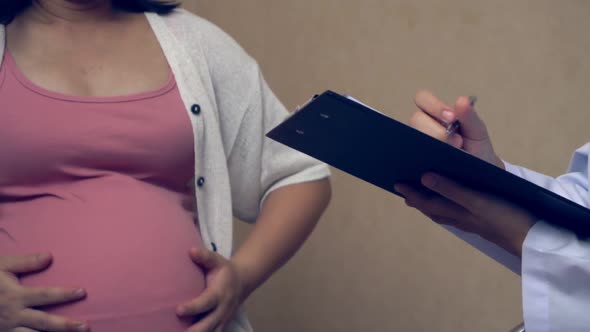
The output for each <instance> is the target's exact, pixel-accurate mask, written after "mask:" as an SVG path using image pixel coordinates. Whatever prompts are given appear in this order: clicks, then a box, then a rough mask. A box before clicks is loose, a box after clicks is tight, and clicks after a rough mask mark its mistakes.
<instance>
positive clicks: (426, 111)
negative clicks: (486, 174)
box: [410, 90, 504, 169]
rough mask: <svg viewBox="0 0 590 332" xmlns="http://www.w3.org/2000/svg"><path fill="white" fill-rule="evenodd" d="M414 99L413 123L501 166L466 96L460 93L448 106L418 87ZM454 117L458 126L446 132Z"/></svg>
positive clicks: (418, 127)
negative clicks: (459, 124) (453, 103)
mask: <svg viewBox="0 0 590 332" xmlns="http://www.w3.org/2000/svg"><path fill="white" fill-rule="evenodd" d="M414 102H415V104H416V106H417V107H418V110H417V111H416V112H415V113H414V114H413V115H412V117H411V118H410V125H411V126H412V127H414V128H415V129H417V130H419V131H421V132H423V133H425V134H428V135H430V136H432V137H434V138H437V139H439V140H441V141H444V142H447V143H449V144H451V145H453V146H454V147H456V148H460V149H463V150H465V151H466V152H469V153H470V154H472V155H474V156H476V157H478V158H480V159H483V160H485V161H487V162H489V163H492V164H494V165H496V166H498V167H500V168H502V169H504V163H502V161H501V160H500V158H498V156H497V155H496V153H495V152H494V148H493V146H492V142H491V140H490V136H489V135H488V130H487V128H486V126H485V124H484V123H483V121H482V120H481V118H480V117H479V116H478V115H477V113H476V112H475V110H474V109H473V107H472V106H471V104H470V102H469V99H468V98H467V97H459V98H458V99H457V101H456V102H455V105H453V106H449V105H447V104H445V103H444V102H442V101H441V100H440V99H438V98H437V97H435V96H434V95H433V94H432V93H431V92H430V91H426V90H421V91H418V92H417V93H416V96H415V97H414ZM455 120H459V122H460V123H461V126H460V128H459V130H458V131H457V132H456V133H454V134H451V135H447V132H446V126H447V125H448V124H451V123H453V122H454V121H455Z"/></svg>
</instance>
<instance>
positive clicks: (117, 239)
mask: <svg viewBox="0 0 590 332" xmlns="http://www.w3.org/2000/svg"><path fill="white" fill-rule="evenodd" d="M193 158H194V153H193V134H192V129H191V125H190V121H189V119H188V114H187V112H186V111H185V110H184V105H183V103H182V100H181V98H180V94H179V91H178V88H177V86H176V83H175V80H174V77H173V76H172V74H171V75H170V79H169V81H168V83H167V84H166V85H165V86H164V87H162V88H160V89H158V90H156V91H151V92H147V93H140V94H134V95H130V96H124V97H105V98H98V97H73V96H67V95H63V94H59V93H55V92H52V91H48V90H46V89H44V88H41V87H39V86H37V85H35V84H34V83H33V82H31V81H29V80H28V79H27V78H26V77H25V76H24V75H23V73H22V72H21V71H20V70H19V69H18V67H17V65H16V63H15V61H14V59H13V58H12V57H11V55H10V54H9V53H8V52H6V55H5V57H4V61H3V63H2V67H1V68H0V255H5V254H21V253H37V252H51V253H52V254H53V257H54V259H53V264H52V265H51V266H50V267H49V268H48V269H47V270H45V271H43V272H41V273H35V274H30V275H27V276H24V277H22V278H21V283H22V284H23V285H26V286H67V287H70V286H72V287H76V286H80V287H84V288H85V289H86V290H87V293H88V296H87V298H86V299H85V300H83V301H80V302H76V303H72V304H67V305H59V306H53V307H47V308H43V310H46V311H48V312H51V313H55V314H59V315H64V316H68V317H71V318H77V319H83V320H88V321H89V323H90V327H91V329H92V331H93V332H123V331H125V332H135V331H137V332H139V331H142V332H149V331H154V332H156V331H157V332H176V331H184V330H185V329H186V328H187V326H189V325H190V324H189V323H190V322H187V321H181V320H179V319H178V318H177V316H176V314H175V308H176V306H177V305H178V304H180V303H183V302H185V301H187V300H190V299H192V298H194V297H196V296H197V295H199V294H200V293H201V292H202V291H203V289H204V285H205V281H204V276H203V272H202V271H201V269H200V268H198V267H197V266H196V265H195V264H194V263H193V262H192V261H191V260H190V258H189V256H188V250H189V249H190V248H191V247H202V242H201V237H200V234H199V230H198V228H197V227H196V226H195V222H194V220H193V202H194V198H193V195H192V190H191V189H190V187H189V186H188V183H190V182H191V181H190V180H191V179H192V178H193V176H194V168H193V167H194V160H193Z"/></svg>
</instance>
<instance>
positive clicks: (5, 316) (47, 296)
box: [0, 254, 89, 332]
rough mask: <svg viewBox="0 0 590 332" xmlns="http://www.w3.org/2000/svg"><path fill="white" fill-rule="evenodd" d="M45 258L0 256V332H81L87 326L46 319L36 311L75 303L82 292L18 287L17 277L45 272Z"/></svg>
mask: <svg viewBox="0 0 590 332" xmlns="http://www.w3.org/2000/svg"><path fill="white" fill-rule="evenodd" d="M51 260H52V257H51V255H49V254H41V255H23V256H0V332H36V331H54V332H76V331H77V332H84V331H88V330H89V329H88V325H87V324H86V323H84V322H80V321H75V320H73V319H69V318H65V317H61V316H56V315H50V314H48V313H45V312H43V311H41V310H39V309H37V307H41V306H45V305H54V304H63V303H67V302H72V301H79V300H81V299H83V298H84V297H85V296H86V293H85V291H84V290H83V289H74V288H55V287H54V288H37V287H24V286H22V285H20V283H19V280H18V276H19V275H21V274H27V273H35V272H40V271H42V270H45V269H46V268H47V267H48V266H49V265H50V264H51Z"/></svg>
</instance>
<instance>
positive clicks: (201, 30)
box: [162, 9, 253, 62]
mask: <svg viewBox="0 0 590 332" xmlns="http://www.w3.org/2000/svg"><path fill="white" fill-rule="evenodd" d="M162 17H163V19H164V21H165V22H166V23H167V25H168V27H169V28H170V29H171V31H172V33H173V34H174V36H175V37H176V38H177V40H179V41H180V42H183V43H184V44H185V45H184V46H185V47H186V48H187V49H188V50H189V51H191V50H192V49H193V48H197V47H198V48H200V49H201V50H202V51H203V52H204V53H205V56H206V57H208V58H209V57H211V59H216V58H220V57H221V58H224V60H225V61H227V60H229V59H228V58H230V59H232V58H233V59H232V60H234V61H240V62H242V61H244V62H252V61H253V59H252V58H251V57H250V56H249V55H248V54H247V52H246V51H245V50H244V49H243V48H242V46H241V45H240V44H239V43H238V42H237V41H236V40H235V39H234V38H233V37H232V36H230V35H229V34H228V33H227V32H225V31H224V30H223V29H222V28H220V27H219V26H217V25H216V24H214V23H212V22H211V21H209V20H207V19H205V18H203V17H201V16H199V15H196V14H194V13H191V12H190V11H188V10H186V9H176V10H174V11H173V12H172V13H170V14H168V15H165V16H162Z"/></svg>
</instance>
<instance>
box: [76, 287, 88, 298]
mask: <svg viewBox="0 0 590 332" xmlns="http://www.w3.org/2000/svg"><path fill="white" fill-rule="evenodd" d="M74 295H76V296H80V297H82V296H85V295H86V291H85V290H84V289H83V288H78V289H76V290H75V291H74Z"/></svg>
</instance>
